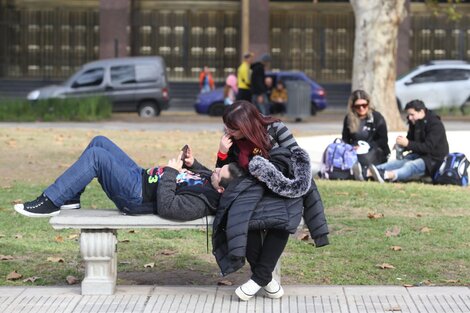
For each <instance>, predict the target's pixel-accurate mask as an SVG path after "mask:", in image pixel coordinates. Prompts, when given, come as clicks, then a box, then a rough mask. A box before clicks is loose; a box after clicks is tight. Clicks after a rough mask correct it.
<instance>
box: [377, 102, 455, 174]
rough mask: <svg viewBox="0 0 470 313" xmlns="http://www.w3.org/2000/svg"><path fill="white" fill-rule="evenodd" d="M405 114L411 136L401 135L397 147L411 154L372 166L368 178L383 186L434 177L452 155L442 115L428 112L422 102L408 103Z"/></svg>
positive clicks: (397, 140)
mask: <svg viewBox="0 0 470 313" xmlns="http://www.w3.org/2000/svg"><path fill="white" fill-rule="evenodd" d="M405 111H406V114H407V119H408V124H409V128H408V134H407V135H406V137H403V136H398V137H397V139H396V144H397V145H399V146H400V147H402V148H403V149H404V150H405V151H410V153H409V154H407V155H406V156H405V157H404V158H403V159H402V160H394V161H389V162H386V163H382V164H379V165H377V166H374V165H371V166H370V167H369V171H368V176H371V177H373V178H374V180H376V181H378V182H380V183H383V182H385V181H406V180H409V179H412V178H417V177H418V178H419V177H422V176H424V175H426V174H427V175H430V176H431V177H432V176H434V173H436V171H437V170H438V169H439V166H440V164H441V163H442V160H444V158H445V156H446V155H447V154H448V153H449V143H448V142H447V136H446V130H445V128H444V124H443V123H442V121H441V119H440V117H439V116H438V115H436V114H435V113H434V112H432V111H431V110H428V109H427V108H426V106H425V104H424V103H423V101H421V100H413V101H410V102H408V103H407V104H406V106H405Z"/></svg>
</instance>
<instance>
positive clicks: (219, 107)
mask: <svg viewBox="0 0 470 313" xmlns="http://www.w3.org/2000/svg"><path fill="white" fill-rule="evenodd" d="M224 112H225V104H224V103H223V102H216V103H213V104H212V105H211V107H210V108H209V115H210V116H222V115H224Z"/></svg>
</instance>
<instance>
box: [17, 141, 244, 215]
mask: <svg viewBox="0 0 470 313" xmlns="http://www.w3.org/2000/svg"><path fill="white" fill-rule="evenodd" d="M182 157H183V152H181V153H180V155H179V156H178V158H177V159H171V160H169V161H168V165H167V166H165V167H155V168H150V169H147V170H144V169H143V168H141V167H140V166H138V165H137V164H136V163H135V162H134V161H133V160H132V159H131V158H130V157H129V156H128V155H127V154H126V153H125V152H124V151H122V150H121V149H120V148H119V147H118V146H117V145H116V144H114V143H113V142H112V141H111V140H109V139H108V138H106V137H103V136H97V137H95V138H93V139H92V141H91V142H90V144H89V145H88V147H87V148H86V149H85V150H84V152H83V153H82V155H81V156H80V157H79V158H78V160H77V161H76V162H75V163H74V164H73V165H72V166H71V167H70V168H68V169H67V170H66V171H65V172H64V173H63V174H62V175H61V176H59V178H57V180H56V181H55V182H54V183H53V184H52V185H50V186H49V187H48V188H47V189H46V190H45V191H44V192H43V193H42V194H41V195H40V196H39V197H38V198H36V200H33V201H29V202H25V203H24V204H16V205H15V206H14V208H15V210H16V211H17V212H18V213H20V214H23V215H26V216H29V217H48V216H54V215H57V214H59V212H60V209H61V208H62V209H65V208H67V209H78V208H80V195H81V193H82V192H83V191H84V190H85V187H86V186H87V185H88V184H89V183H90V182H91V181H92V180H93V178H95V177H96V178H98V182H99V183H100V185H101V187H102V188H103V190H104V192H105V193H106V195H107V196H108V198H109V199H111V200H112V201H113V202H114V204H115V205H116V207H117V208H118V209H119V210H120V211H122V212H124V213H126V214H145V213H154V214H157V215H159V216H161V217H163V218H169V219H176V220H194V219H197V218H200V217H203V216H206V215H212V214H215V211H216V209H217V205H218V202H219V199H220V195H221V193H222V192H224V190H225V188H226V187H227V186H228V184H229V182H230V181H231V180H233V179H234V178H237V177H240V176H242V175H243V171H242V170H241V169H240V168H239V167H238V165H236V164H235V163H230V164H228V165H225V166H223V167H221V168H216V169H215V171H210V170H209V169H207V168H206V167H204V166H203V165H201V164H200V163H199V162H197V161H196V160H195V159H194V156H193V154H192V151H191V148H189V147H188V150H187V152H186V153H185V156H184V158H183V159H184V166H185V168H184V169H183V160H182Z"/></svg>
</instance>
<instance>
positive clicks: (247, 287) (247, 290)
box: [235, 279, 261, 301]
mask: <svg viewBox="0 0 470 313" xmlns="http://www.w3.org/2000/svg"><path fill="white" fill-rule="evenodd" d="M260 289H261V286H260V285H258V284H257V283H255V282H254V281H253V280H251V279H250V280H249V281H247V282H246V283H244V284H243V285H241V286H240V287H238V288H237V289H235V294H236V295H237V296H238V297H239V298H240V300H242V301H248V300H250V299H251V298H253V296H254V295H255V294H256V293H257V292H258V291H259V290H260Z"/></svg>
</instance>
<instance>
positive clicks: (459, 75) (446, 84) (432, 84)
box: [395, 60, 470, 110]
mask: <svg viewBox="0 0 470 313" xmlns="http://www.w3.org/2000/svg"><path fill="white" fill-rule="evenodd" d="M395 92H396V97H397V103H398V109H399V110H403V109H404V108H405V106H406V104H407V103H408V102H410V101H411V100H415V99H419V100H422V101H423V102H424V103H425V104H426V107H427V108H429V109H438V108H442V107H460V108H462V109H463V107H464V106H470V63H468V62H465V61H458V60H439V61H431V62H429V63H426V64H424V65H420V66H418V67H416V68H415V69H413V70H412V71H411V72H409V73H408V74H406V75H403V76H402V77H401V78H399V79H398V80H397V81H396V84H395Z"/></svg>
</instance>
